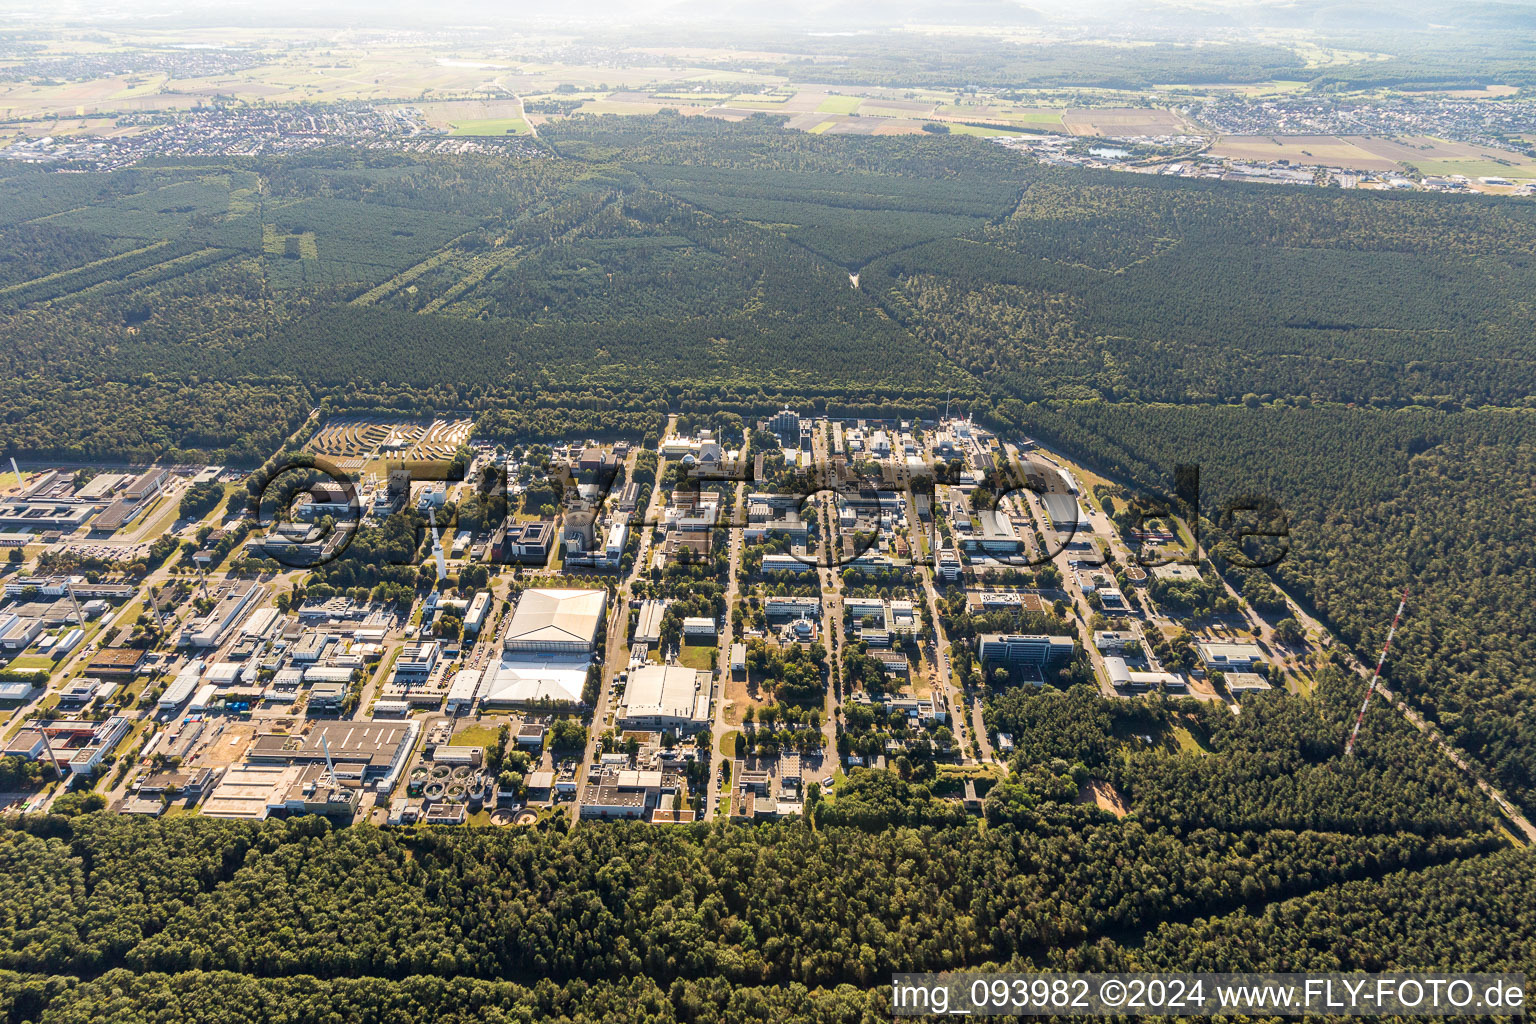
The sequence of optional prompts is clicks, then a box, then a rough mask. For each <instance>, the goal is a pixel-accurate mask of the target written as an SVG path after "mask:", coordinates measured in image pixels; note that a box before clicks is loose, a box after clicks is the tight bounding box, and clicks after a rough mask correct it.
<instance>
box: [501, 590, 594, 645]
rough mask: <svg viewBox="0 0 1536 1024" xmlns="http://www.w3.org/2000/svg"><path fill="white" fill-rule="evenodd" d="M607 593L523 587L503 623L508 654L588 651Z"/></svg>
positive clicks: (503, 636) (504, 643) (502, 643)
mask: <svg viewBox="0 0 1536 1024" xmlns="http://www.w3.org/2000/svg"><path fill="white" fill-rule="evenodd" d="M607 606H608V595H607V594H606V593H604V592H603V591H601V590H555V589H547V590H545V589H539V590H525V591H523V596H522V597H521V598H519V599H518V602H517V609H516V610H515V611H514V612H513V613H512V618H511V621H509V622H508V623H507V631H506V633H504V634H503V635H502V641H501V646H502V649H503V650H505V651H506V652H507V653H508V654H590V653H591V652H592V651H593V649H595V648H596V647H597V643H598V638H599V637H600V636H601V635H602V630H603V617H604V613H605V612H606V610H607Z"/></svg>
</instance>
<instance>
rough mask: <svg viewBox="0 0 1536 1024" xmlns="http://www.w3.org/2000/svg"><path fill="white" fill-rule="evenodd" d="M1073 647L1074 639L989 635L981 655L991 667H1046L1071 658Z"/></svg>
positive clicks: (984, 640) (986, 634)
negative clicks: (992, 665)
mask: <svg viewBox="0 0 1536 1024" xmlns="http://www.w3.org/2000/svg"><path fill="white" fill-rule="evenodd" d="M1073 646H1074V641H1073V639H1072V638H1071V637H1070V636H1046V635H1044V634H1041V633H1033V634H1018V633H1015V634H1005V633H985V634H983V635H982V637H981V645H980V648H979V650H978V652H977V653H978V654H979V655H980V656H981V660H982V661H983V662H986V663H988V664H994V665H1026V666H1033V667H1036V668H1044V667H1046V666H1049V665H1053V664H1056V663H1058V662H1062V661H1066V660H1068V659H1070V658H1071V657H1072V651H1073Z"/></svg>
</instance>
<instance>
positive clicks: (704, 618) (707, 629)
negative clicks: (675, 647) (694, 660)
mask: <svg viewBox="0 0 1536 1024" xmlns="http://www.w3.org/2000/svg"><path fill="white" fill-rule="evenodd" d="M683 635H684V636H694V637H706V636H714V635H715V620H714V619H713V618H712V617H711V616H708V615H689V616H687V617H686V618H684V619H683Z"/></svg>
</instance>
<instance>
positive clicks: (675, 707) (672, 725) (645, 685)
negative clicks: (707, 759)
mask: <svg viewBox="0 0 1536 1024" xmlns="http://www.w3.org/2000/svg"><path fill="white" fill-rule="evenodd" d="M618 718H619V724H620V725H621V726H622V727H623V728H625V729H646V730H650V729H677V730H680V731H684V732H691V731H693V730H696V729H703V728H707V727H708V726H709V723H710V717H709V687H708V685H707V683H706V682H705V681H704V679H702V678H701V677H700V673H699V672H698V671H696V670H694V669H691V668H688V667H687V666H684V665H646V666H645V667H643V668H639V669H636V670H635V671H634V672H632V673H630V676H629V681H628V683H627V684H626V685H625V687H624V699H623V701H622V702H621V703H620V705H619V716H618Z"/></svg>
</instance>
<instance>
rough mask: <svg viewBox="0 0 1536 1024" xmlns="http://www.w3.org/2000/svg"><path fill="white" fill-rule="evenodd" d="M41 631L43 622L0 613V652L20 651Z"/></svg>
mask: <svg viewBox="0 0 1536 1024" xmlns="http://www.w3.org/2000/svg"><path fill="white" fill-rule="evenodd" d="M42 631H43V620H42V619H34V618H28V617H26V616H22V615H17V614H15V613H14V612H0V650H6V651H22V650H26V649H27V647H29V646H31V644H32V641H33V640H36V639H37V635H38V634H39V633H41V632H42Z"/></svg>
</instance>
